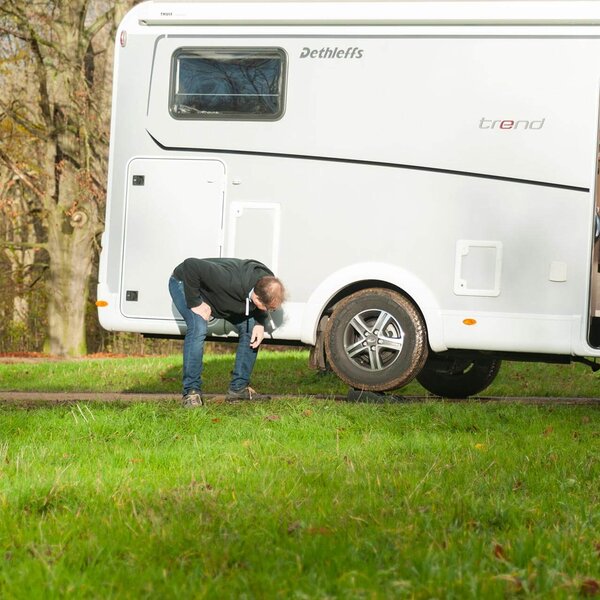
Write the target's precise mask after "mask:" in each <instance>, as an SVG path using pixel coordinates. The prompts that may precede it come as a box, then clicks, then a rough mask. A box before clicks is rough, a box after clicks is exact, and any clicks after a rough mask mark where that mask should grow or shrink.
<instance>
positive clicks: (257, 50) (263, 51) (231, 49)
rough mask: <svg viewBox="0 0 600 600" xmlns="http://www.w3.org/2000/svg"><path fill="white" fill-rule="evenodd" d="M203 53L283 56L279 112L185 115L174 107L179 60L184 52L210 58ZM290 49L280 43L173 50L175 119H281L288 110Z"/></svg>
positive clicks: (171, 92)
mask: <svg viewBox="0 0 600 600" xmlns="http://www.w3.org/2000/svg"><path fill="white" fill-rule="evenodd" d="M202 53H207V55H208V54H213V55H217V56H218V54H219V53H222V54H232V53H234V54H238V55H239V58H244V54H247V58H250V59H252V58H261V56H266V55H267V54H271V55H273V54H275V55H278V56H279V58H280V59H281V69H280V79H279V110H278V111H277V112H276V113H265V114H260V113H258V114H257V113H254V114H253V113H235V112H214V113H190V114H187V115H186V114H181V113H177V112H175V110H174V106H175V105H176V102H175V97H176V95H177V92H176V89H177V78H178V60H179V57H180V56H181V55H182V54H190V55H193V54H198V56H199V57H200V58H209V56H204V57H203V56H202ZM287 66H288V56H287V52H286V51H285V50H284V49H283V48H281V47H279V46H249V47H247V46H244V47H240V46H184V47H181V48H178V49H177V50H175V52H173V55H172V58H171V81H170V86H169V98H168V102H169V114H170V115H171V117H172V118H173V119H177V120H179V121H278V120H280V119H281V118H282V117H283V115H284V113H285V105H286V88H287Z"/></svg>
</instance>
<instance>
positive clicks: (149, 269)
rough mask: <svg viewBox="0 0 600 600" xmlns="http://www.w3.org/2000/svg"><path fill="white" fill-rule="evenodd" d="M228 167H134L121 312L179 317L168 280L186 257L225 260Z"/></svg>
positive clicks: (188, 163) (206, 163) (146, 162)
mask: <svg viewBox="0 0 600 600" xmlns="http://www.w3.org/2000/svg"><path fill="white" fill-rule="evenodd" d="M224 183H225V169H224V165H223V163H221V162H219V161H215V160H193V159H178V160H174V159H168V160H164V159H147V158H140V159H135V160H133V161H132V162H131V163H130V165H129V170H128V179H127V198H126V212H125V241H124V250H123V273H122V281H121V312H122V313H123V315H124V316H126V317H137V318H149V319H174V318H180V315H179V314H178V313H177V312H176V310H175V307H174V306H173V305H172V301H171V296H170V295H169V290H168V281H169V276H170V274H171V273H172V272H173V269H174V268H175V267H176V266H177V265H178V264H179V263H180V262H181V261H182V260H184V259H185V258H188V257H190V256H195V257H198V258H203V257H204V258H209V257H218V256H221V254H222V252H221V246H222V239H223V238H222V220H223V219H222V215H223V195H224V189H225V186H224Z"/></svg>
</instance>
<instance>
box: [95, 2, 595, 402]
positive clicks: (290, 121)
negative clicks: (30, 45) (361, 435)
mask: <svg viewBox="0 0 600 600" xmlns="http://www.w3.org/2000/svg"><path fill="white" fill-rule="evenodd" d="M599 100H600V3H598V2H592V1H581V2H580V1H574V0H570V1H565V2H562V1H552V2H539V1H533V2H397V3H396V2H393V3H392V2H390V3H367V2H365V3H250V2H248V3H238V4H235V3H231V4H230V3H201V2H180V3H176V2H144V3H142V4H139V5H137V6H136V7H135V8H134V9H133V10H132V11H131V12H129V13H128V14H127V16H126V17H125V19H124V20H123V22H122V24H121V26H120V28H119V31H118V34H117V47H116V59H115V77H114V97H113V114H112V132H111V148H110V163H109V189H108V200H107V215H106V230H105V233H104V235H103V239H102V254H101V260H100V281H99V286H98V299H99V300H100V301H102V303H103V304H105V306H103V307H101V308H100V309H99V315H100V322H101V324H102V325H103V326H104V327H105V328H107V329H109V330H121V331H137V332H143V333H146V334H160V335H180V334H181V333H182V332H183V331H184V324H183V321H182V320H181V318H180V315H179V314H178V313H177V311H176V309H175V308H174V306H173V305H172V303H171V299H170V297H169V294H168V290H167V280H168V278H169V275H170V274H171V272H172V270H173V268H174V267H175V266H176V265H177V264H178V263H179V262H180V261H181V260H183V259H184V258H186V257H188V256H196V257H215V256H237V257H242V258H256V259H258V260H261V261H262V262H264V263H265V264H267V265H268V266H269V267H271V268H272V269H273V270H274V271H275V272H276V274H277V275H278V276H280V277H281V279H282V280H283V281H284V282H285V283H286V285H287V288H288V293H289V300H288V302H287V303H286V304H285V306H284V309H283V310H282V311H280V312H279V313H276V314H275V315H274V321H275V323H274V328H273V330H272V331H271V332H270V335H271V337H272V338H273V339H274V340H292V341H299V342H303V343H305V344H309V345H313V346H314V345H316V347H317V349H322V348H324V353H325V359H324V360H326V361H328V362H330V363H331V364H332V366H333V368H334V370H335V371H336V372H337V373H338V374H339V375H340V376H341V377H342V378H343V379H344V380H346V381H347V382H348V383H349V384H350V385H353V386H354V387H362V388H364V389H371V390H385V389H392V388H394V387H398V386H399V385H402V384H404V383H405V382H406V381H408V380H409V379H411V378H412V377H414V376H415V375H417V374H419V373H420V372H421V370H422V368H423V365H425V369H424V372H427V371H429V374H430V375H431V374H432V372H433V371H435V373H436V375H435V377H433V379H434V380H436V379H437V380H439V379H440V377H442V376H444V377H446V378H447V380H448V382H449V383H448V387H447V388H444V387H442V388H441V389H440V388H439V386H438V387H437V388H436V387H435V384H434V391H439V392H440V393H447V394H448V395H451V394H452V393H453V391H452V390H454V388H455V387H456V385H458V392H457V391H456V390H455V392H454V393H458V394H462V393H467V392H468V393H473V389H474V388H472V387H469V385H466V387H465V385H463V384H464V383H465V377H467V375H468V373H469V372H471V375H468V377H471V378H473V377H474V375H473V374H472V371H473V369H470V368H468V367H469V366H470V365H473V364H475V366H478V365H479V366H480V367H481V369H482V370H483V371H485V372H486V373H487V374H486V375H485V376H483V375H481V377H479V379H482V381H485V385H487V383H489V381H491V378H493V374H495V372H496V370H497V364H498V363H497V361H498V360H499V358H501V357H502V356H503V355H505V353H507V354H506V355H508V356H514V355H517V354H518V355H519V356H521V357H523V358H526V357H527V356H538V357H539V358H544V357H547V358H548V359H549V360H550V359H558V360H560V358H559V357H565V359H569V357H571V358H573V357H583V356H586V357H590V356H591V357H594V356H600V336H599V335H598V333H597V331H596V327H595V326H594V325H595V323H596V321H595V318H596V317H595V310H596V302H595V292H594V282H595V277H596V274H597V271H598V257H597V251H596V244H595V239H594V238H595V234H596V229H595V227H596V225H595V219H596V213H597V206H596V204H597V203H596V199H595V198H596V188H597V159H598V151H597V148H598V109H599ZM211 332H212V333H213V335H219V334H222V335H225V334H228V333H229V329H228V327H227V324H226V323H223V322H214V323H211ZM428 352H429V357H430V358H429V360H428V361H427V362H425V361H426V359H427V355H428ZM474 352H475V353H474ZM479 352H481V353H483V354H476V353H479ZM318 354H319V355H320V353H318ZM465 356H467V357H469V358H468V359H467V362H466V363H464V362H463V363H460V364H462V367H460V366H459V367H458V370H457V364H458V363H457V361H456V359H457V357H465ZM477 357H484V358H477ZM440 365H441V366H440ZM450 365H453V366H452V367H451V366H450ZM465 365H466V366H465ZM482 365H483V366H482ZM423 379H424V380H425V381H426V382H428V381H429V380H428V377H427V374H426V373H425V375H424V376H423ZM456 382H459V383H458V384H457V383H456ZM443 385H446V384H443ZM481 386H482V382H481V381H479V383H478V384H477V385H476V386H475V387H476V388H477V389H479V388H481Z"/></svg>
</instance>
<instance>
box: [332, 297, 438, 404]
mask: <svg viewBox="0 0 600 600" xmlns="http://www.w3.org/2000/svg"><path fill="white" fill-rule="evenodd" d="M325 352H326V354H327V358H328V360H329V364H330V365H331V368H332V369H333V370H334V372H335V373H336V374H337V376H338V377H339V378H340V379H342V381H344V382H346V383H347V384H348V385H350V386H352V387H354V388H358V389H361V390H368V391H377V392H384V391H388V390H393V389H397V388H399V387H402V386H403V385H405V384H407V383H408V382H409V381H410V380H411V379H413V378H414V377H415V375H416V374H417V373H418V372H419V371H420V370H421V368H422V366H423V364H424V363H425V360H426V359H427V333H426V330H425V324H424V322H423V319H422V317H421V315H420V313H419V311H418V310H417V309H416V308H415V306H414V305H413V304H412V302H410V300H408V299H407V298H405V297H404V296H402V295H401V294H399V293H398V292H395V291H392V290H387V289H383V288H371V289H366V290H361V291H359V292H356V293H354V294H352V295H351V296H348V297H347V298H344V299H343V300H342V301H341V302H339V303H338V304H337V305H336V307H335V309H334V311H333V313H332V314H331V318H330V319H329V321H328V323H327V327H326V329H325Z"/></svg>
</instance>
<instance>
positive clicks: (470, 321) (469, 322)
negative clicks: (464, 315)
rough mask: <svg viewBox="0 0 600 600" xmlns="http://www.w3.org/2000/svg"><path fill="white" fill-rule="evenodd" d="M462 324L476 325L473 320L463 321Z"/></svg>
mask: <svg viewBox="0 0 600 600" xmlns="http://www.w3.org/2000/svg"><path fill="white" fill-rule="evenodd" d="M463 323H464V324H465V325H477V321H476V320H475V319H464V320H463Z"/></svg>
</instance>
